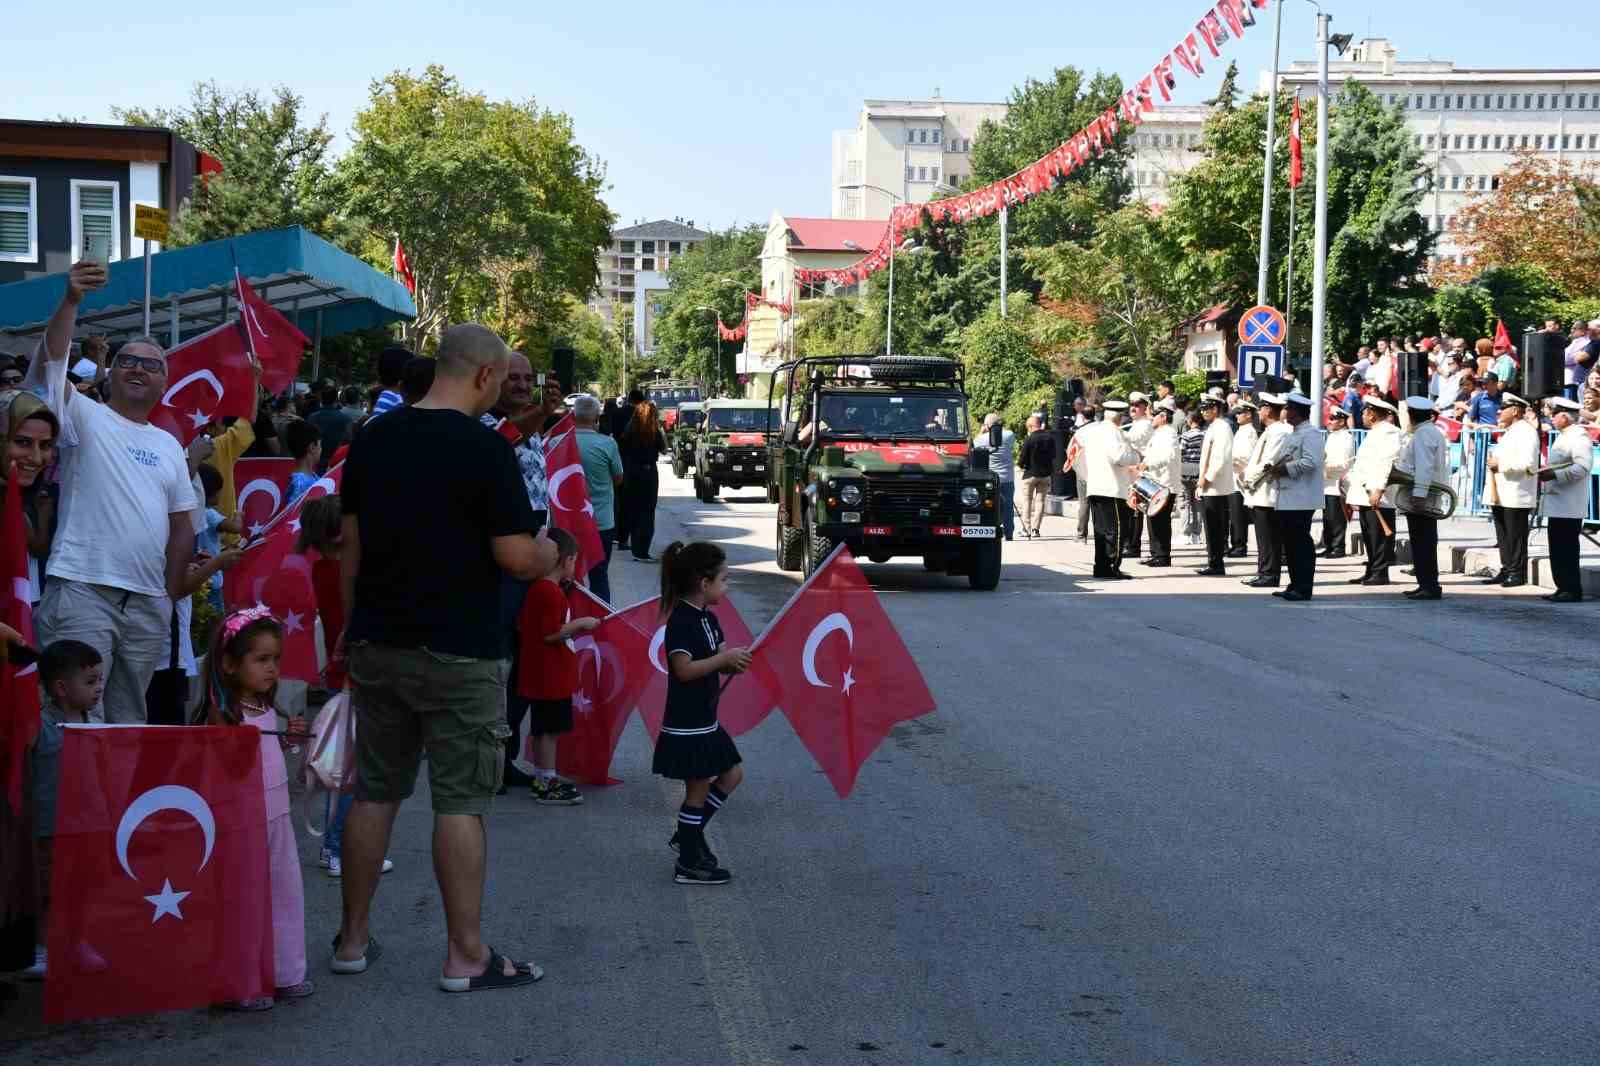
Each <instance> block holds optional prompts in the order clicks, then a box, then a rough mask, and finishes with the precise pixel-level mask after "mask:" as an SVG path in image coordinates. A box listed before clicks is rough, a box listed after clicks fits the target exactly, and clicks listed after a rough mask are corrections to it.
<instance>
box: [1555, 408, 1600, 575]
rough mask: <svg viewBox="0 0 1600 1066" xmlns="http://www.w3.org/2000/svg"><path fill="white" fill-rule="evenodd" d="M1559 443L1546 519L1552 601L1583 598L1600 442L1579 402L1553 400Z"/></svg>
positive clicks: (1556, 442) (1556, 440) (1556, 448)
mask: <svg viewBox="0 0 1600 1066" xmlns="http://www.w3.org/2000/svg"><path fill="white" fill-rule="evenodd" d="M1547 402H1548V404H1549V407H1550V420H1551V422H1552V423H1554V425H1555V427H1556V430H1557V433H1556V439H1555V440H1554V441H1552V442H1551V444H1550V461H1549V465H1548V467H1547V469H1548V471H1549V473H1548V474H1546V475H1544V477H1545V482H1544V515H1545V520H1546V522H1547V523H1548V525H1549V533H1550V572H1551V575H1552V576H1553V577H1554V578H1555V583H1556V591H1555V592H1554V593H1553V594H1551V595H1549V596H1546V597H1545V599H1547V600H1549V601H1550V602H1551V603H1579V602H1581V601H1582V600H1583V580H1582V573H1581V571H1580V570H1579V567H1578V534H1579V533H1580V532H1581V531H1582V529H1583V520H1584V519H1585V518H1586V517H1587V516H1588V513H1589V474H1590V471H1591V469H1592V467H1593V465H1594V444H1593V442H1592V441H1590V440H1589V434H1588V433H1587V432H1586V431H1585V430H1584V429H1583V428H1582V427H1580V426H1579V425H1578V424H1577V418H1578V410H1579V408H1578V403H1577V401H1576V400H1569V399H1567V398H1566V397H1556V398H1553V399H1551V400H1549V401H1547Z"/></svg>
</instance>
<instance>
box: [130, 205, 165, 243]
mask: <svg viewBox="0 0 1600 1066" xmlns="http://www.w3.org/2000/svg"><path fill="white" fill-rule="evenodd" d="M133 235H134V236H135V237H141V238H143V239H144V240H147V241H160V242H161V243H162V244H165V243H166V242H167V212H166V210H165V209H163V208H160V207H150V206H148V205H146V204H134V205H133Z"/></svg>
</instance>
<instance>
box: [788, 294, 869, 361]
mask: <svg viewBox="0 0 1600 1066" xmlns="http://www.w3.org/2000/svg"><path fill="white" fill-rule="evenodd" d="M865 317H866V316H865V315H864V313H863V312H862V309H861V301H860V300H858V299H855V298H853V297H849V296H835V297H830V298H826V299H819V300H806V301H803V302H802V303H801V304H800V306H799V307H798V308H797V309H796V310H795V352H796V354H798V355H803V356H810V355H857V354H861V353H864V352H869V351H871V350H872V349H871V348H870V347H869V346H868V345H867V343H866V342H865V341H864V340H862V332H863V328H862V327H863V326H864V325H865Z"/></svg>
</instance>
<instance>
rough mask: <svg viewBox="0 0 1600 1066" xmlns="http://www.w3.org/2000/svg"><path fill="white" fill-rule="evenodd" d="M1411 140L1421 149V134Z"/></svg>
mask: <svg viewBox="0 0 1600 1066" xmlns="http://www.w3.org/2000/svg"><path fill="white" fill-rule="evenodd" d="M1411 139H1412V140H1413V141H1415V142H1416V145H1417V147H1418V148H1421V147H1422V134H1420V133H1418V134H1416V135H1415V136H1413V137H1412V138H1411ZM1263 151H1264V149H1263Z"/></svg>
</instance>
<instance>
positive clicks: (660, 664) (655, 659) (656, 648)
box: [650, 626, 667, 674]
mask: <svg viewBox="0 0 1600 1066" xmlns="http://www.w3.org/2000/svg"><path fill="white" fill-rule="evenodd" d="M666 642H667V627H666V626H659V627H657V629H656V635H655V636H654V637H652V638H651V639H650V665H651V666H653V667H655V668H656V670H657V671H658V672H660V673H663V674H664V673H666V672H667V664H666V661H665V660H664V659H662V658H661V649H662V647H663V646H664V645H665V644H666Z"/></svg>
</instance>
